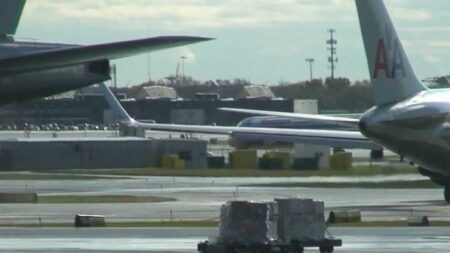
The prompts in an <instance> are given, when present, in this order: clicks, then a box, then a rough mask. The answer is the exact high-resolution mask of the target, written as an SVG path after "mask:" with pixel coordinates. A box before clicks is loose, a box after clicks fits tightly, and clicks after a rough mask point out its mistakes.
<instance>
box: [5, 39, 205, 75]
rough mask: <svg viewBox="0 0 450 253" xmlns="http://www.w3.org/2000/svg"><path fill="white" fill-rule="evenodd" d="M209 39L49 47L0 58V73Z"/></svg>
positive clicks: (74, 62)
mask: <svg viewBox="0 0 450 253" xmlns="http://www.w3.org/2000/svg"><path fill="white" fill-rule="evenodd" d="M207 40H211V38H203V37H190V36H164V37H154V38H146V39H140V40H131V41H122V42H114V43H107V44H97V45H90V46H74V47H70V48H64V49H57V50H49V51H44V52H38V53H34V54H27V55H22V56H18V57H13V58H7V59H2V60H0V73H2V74H9V73H16V72H25V71H34V70H41V69H49V68H56V67H64V66H69V65H76V64H82V63H86V62H91V61H97V60H106V59H108V60H113V59H117V58H122V57H128V56H132V55H135V54H139V53H143V52H150V51H157V50H162V49H167V48H172V47H178V46H183V45H188V44H192V43H197V42H202V41H207Z"/></svg>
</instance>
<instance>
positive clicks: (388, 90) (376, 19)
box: [355, 0, 427, 105]
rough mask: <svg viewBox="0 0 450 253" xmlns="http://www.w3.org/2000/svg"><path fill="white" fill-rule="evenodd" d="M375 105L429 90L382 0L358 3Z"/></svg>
mask: <svg viewBox="0 0 450 253" xmlns="http://www.w3.org/2000/svg"><path fill="white" fill-rule="evenodd" d="M355 1H356V7H357V9H358V15H359V22H360V25H361V33H362V37H363V40H364V47H365V50H366V55H367V61H368V65H369V73H370V77H371V81H372V90H373V94H374V100H375V104H376V105H384V104H389V103H394V102H398V101H401V100H404V99H406V98H408V97H410V96H413V95H415V94H417V93H418V92H420V91H422V90H426V89H427V88H426V87H425V86H424V85H423V84H422V83H421V82H420V81H419V80H418V79H417V77H416V75H415V73H414V70H413V69H412V67H411V64H410V62H409V60H408V57H407V56H406V53H405V51H404V49H403V46H402V44H401V42H400V40H399V38H398V36H397V32H396V31H395V28H394V26H393V24H392V21H391V19H390V17H389V14H388V12H387V10H386V7H385V6H384V3H383V1H382V0H355Z"/></svg>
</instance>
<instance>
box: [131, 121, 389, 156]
mask: <svg viewBox="0 0 450 253" xmlns="http://www.w3.org/2000/svg"><path fill="white" fill-rule="evenodd" d="M135 126H137V127H143V128H146V129H150V130H157V131H169V132H187V133H207V134H227V135H237V134H239V135H246V136H247V137H255V138H261V139H264V140H271V141H283V142H296V143H304V144H315V145H324V146H329V147H332V148H347V149H370V150H374V149H380V148H381V147H380V146H379V145H377V144H375V143H374V142H372V141H370V140H368V139H367V138H366V137H364V136H363V135H362V134H361V133H360V132H357V131H338V130H310V129H286V128H260V127H224V126H196V125H175V124H157V123H141V122H137V121H136V122H135Z"/></svg>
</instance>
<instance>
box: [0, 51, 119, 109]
mask: <svg viewBox="0 0 450 253" xmlns="http://www.w3.org/2000/svg"><path fill="white" fill-rule="evenodd" d="M109 79H110V66H109V61H108V60H100V61H93V62H89V63H85V64H80V65H73V66H65V67H60V68H54V69H46V70H40V71H34V72H27V73H14V74H8V75H3V76H1V77H0V105H4V104H7V103H14V102H20V101H23V100H27V99H34V98H40V97H46V96H50V95H53V94H58V93H62V92H65V91H69V90H73V89H78V88H82V87H85V86H89V85H92V84H94V83H99V82H103V81H106V80H109Z"/></svg>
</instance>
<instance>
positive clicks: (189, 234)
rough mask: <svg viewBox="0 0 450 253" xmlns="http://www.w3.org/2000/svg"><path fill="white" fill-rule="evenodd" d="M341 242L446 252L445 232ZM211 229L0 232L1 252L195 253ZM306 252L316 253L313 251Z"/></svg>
mask: <svg viewBox="0 0 450 253" xmlns="http://www.w3.org/2000/svg"><path fill="white" fill-rule="evenodd" d="M330 232H331V233H332V234H333V235H334V236H335V237H336V238H339V239H342V240H343V246H342V247H338V248H336V250H335V252H342V253H350V252H352V253H353V252H358V253H360V252H374V253H375V252H380V253H381V252H383V253H386V252H388V253H389V252H395V253H427V252H430V253H431V252H433V253H435V252H447V251H448V244H449V243H450V232H449V230H448V228H439V227H438V228H422V227H420V228H418V227H408V228H331V229H330ZM216 234H217V229H213V228H207V229H206V228H195V229H186V228H167V229H161V228H157V229H152V228H145V229H123V228H120V229H110V228H105V229H96V228H90V229H59V228H58V229H47V228H45V229H40V228H30V229H28V228H26V229H16V228H12V229H0V252H24V253H25V252H27V253H30V252H34V253H36V252H39V253H41V252H42V253H43V252H50V253H52V252H84V253H86V252H103V253H107V252H108V253H109V252H111V253H112V252H115V253H118V252H155V253H156V252H159V253H169V252H171V253H187V252H189V253H192V252H197V251H196V246H197V243H198V242H200V241H203V240H207V239H208V238H209V237H214V236H215V235H216ZM305 252H318V250H317V248H315V249H313V248H311V249H307V250H305Z"/></svg>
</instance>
